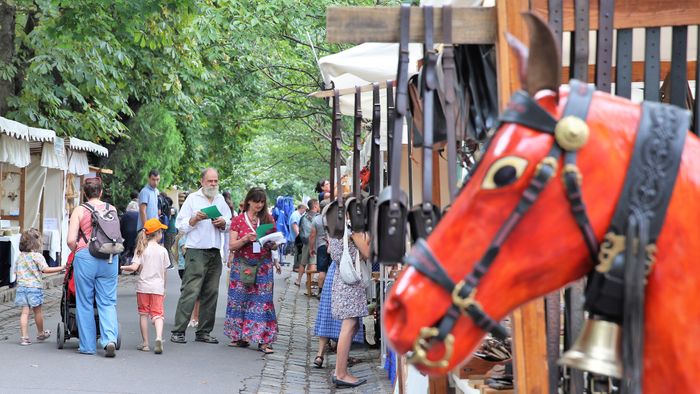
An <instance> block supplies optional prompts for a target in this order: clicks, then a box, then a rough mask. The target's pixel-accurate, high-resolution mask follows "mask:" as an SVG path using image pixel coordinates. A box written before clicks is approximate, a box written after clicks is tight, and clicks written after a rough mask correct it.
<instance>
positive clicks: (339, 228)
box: [322, 89, 345, 239]
mask: <svg viewBox="0 0 700 394" xmlns="http://www.w3.org/2000/svg"><path fill="white" fill-rule="evenodd" d="M339 104H340V100H339V93H338V90H337V89H335V90H334V91H333V136H332V137H331V138H332V145H333V152H334V160H333V164H334V166H335V180H336V182H337V185H336V186H337V189H336V190H334V191H335V192H336V196H335V197H336V199H335V201H333V202H331V203H330V204H328V205H326V207H325V208H323V213H322V214H323V218H324V219H325V226H326V231H327V232H328V236H329V237H331V238H336V239H339V238H342V237H343V234H344V232H345V206H344V204H343V185H342V182H341V176H340V145H341V135H342V132H341V130H340V121H341V120H340V119H341V118H340V117H341V113H340V105H339ZM331 190H333V189H331Z"/></svg>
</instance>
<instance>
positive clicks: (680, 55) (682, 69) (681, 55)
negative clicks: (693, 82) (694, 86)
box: [671, 26, 688, 108]
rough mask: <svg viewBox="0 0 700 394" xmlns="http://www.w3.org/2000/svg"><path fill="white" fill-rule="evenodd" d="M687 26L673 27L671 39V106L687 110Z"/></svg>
mask: <svg viewBox="0 0 700 394" xmlns="http://www.w3.org/2000/svg"><path fill="white" fill-rule="evenodd" d="M687 53H688V26H673V33H672V38H671V104H673V105H675V106H678V107H681V108H687V103H686V93H687V90H688V60H687V57H688V55H687Z"/></svg>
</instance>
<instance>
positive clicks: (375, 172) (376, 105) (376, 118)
mask: <svg viewBox="0 0 700 394" xmlns="http://www.w3.org/2000/svg"><path fill="white" fill-rule="evenodd" d="M372 107H373V111H372V148H371V150H370V152H371V153H370V165H371V168H370V179H371V181H370V184H369V192H370V194H371V195H374V196H376V195H378V194H379V189H380V182H379V181H380V180H381V175H380V174H379V173H380V172H381V163H380V161H379V160H380V158H379V155H380V154H381V152H380V150H379V149H380V145H379V144H380V142H381V130H380V127H381V123H382V120H381V117H382V104H381V103H380V102H379V84H376V83H375V84H373V86H372Z"/></svg>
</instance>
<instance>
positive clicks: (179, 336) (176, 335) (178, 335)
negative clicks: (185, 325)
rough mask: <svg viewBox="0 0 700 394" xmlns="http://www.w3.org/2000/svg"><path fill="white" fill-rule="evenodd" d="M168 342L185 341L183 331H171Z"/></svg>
mask: <svg viewBox="0 0 700 394" xmlns="http://www.w3.org/2000/svg"><path fill="white" fill-rule="evenodd" d="M170 342H174V343H187V339H185V333H184V332H173V333H172V334H170Z"/></svg>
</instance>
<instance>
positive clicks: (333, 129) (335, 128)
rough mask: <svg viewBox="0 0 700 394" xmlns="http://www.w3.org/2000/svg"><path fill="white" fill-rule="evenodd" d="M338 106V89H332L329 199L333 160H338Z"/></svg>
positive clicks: (333, 190)
mask: <svg viewBox="0 0 700 394" xmlns="http://www.w3.org/2000/svg"><path fill="white" fill-rule="evenodd" d="M339 106H340V94H339V92H338V89H333V107H332V110H331V176H330V178H329V179H330V184H331V196H330V199H331V200H333V199H334V198H335V186H336V185H335V170H336V168H335V167H336V165H335V162H336V160H338V158H337V157H336V139H335V136H336V135H337V134H338V127H340V123H339V122H338V120H337V119H336V114H337V113H338V112H339V109H338V108H339Z"/></svg>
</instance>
